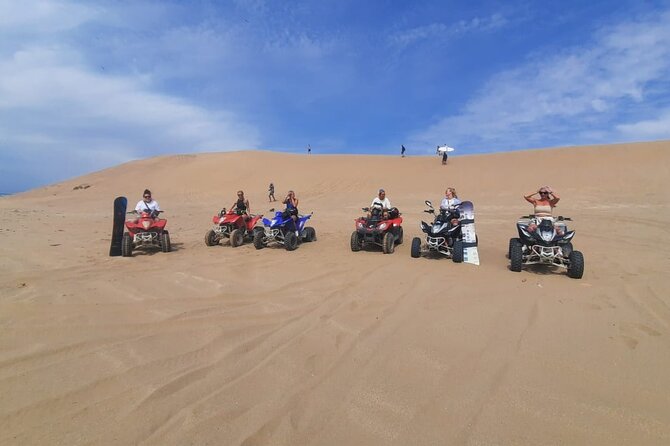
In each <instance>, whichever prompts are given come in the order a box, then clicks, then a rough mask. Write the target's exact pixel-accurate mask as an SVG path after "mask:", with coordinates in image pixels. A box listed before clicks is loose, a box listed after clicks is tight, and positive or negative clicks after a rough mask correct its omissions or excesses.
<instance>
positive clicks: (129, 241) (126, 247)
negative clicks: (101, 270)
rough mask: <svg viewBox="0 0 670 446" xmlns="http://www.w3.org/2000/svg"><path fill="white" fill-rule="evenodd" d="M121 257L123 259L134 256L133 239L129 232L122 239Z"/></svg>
mask: <svg viewBox="0 0 670 446" xmlns="http://www.w3.org/2000/svg"><path fill="white" fill-rule="evenodd" d="M121 255H122V256H123V257H130V256H132V255H133V238H132V237H131V236H130V234H129V233H127V232H126V233H125V234H123V238H122V239H121Z"/></svg>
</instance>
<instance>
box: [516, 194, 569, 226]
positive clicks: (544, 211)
mask: <svg viewBox="0 0 670 446" xmlns="http://www.w3.org/2000/svg"><path fill="white" fill-rule="evenodd" d="M536 194H537V195H539V196H540V198H533V196H534V195H536ZM523 198H525V199H526V201H527V202H529V203H530V204H532V205H533V214H534V218H533V219H532V220H531V222H530V224H529V225H528V230H529V231H530V232H534V231H535V229H537V225H539V224H540V222H541V221H542V220H551V221H552V222H553V221H554V217H553V215H552V211H553V209H554V208H555V207H556V203H558V201H559V200H560V199H561V197H559V196H558V195H556V193H555V192H554V191H553V190H552V189H551V187H549V186H542V187H541V188H539V189H538V190H537V192H535V193H532V194H530V195H525V196H524V197H523ZM556 230H557V231H558V233H559V235H561V234H562V232H563V230H562V228H560V227H558V226H557V227H556Z"/></svg>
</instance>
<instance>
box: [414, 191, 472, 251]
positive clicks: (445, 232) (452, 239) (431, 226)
mask: <svg viewBox="0 0 670 446" xmlns="http://www.w3.org/2000/svg"><path fill="white" fill-rule="evenodd" d="M425 203H426V206H428V209H426V210H424V212H426V213H428V214H433V215H435V209H434V208H433V204H432V203H431V202H430V201H428V200H426V201H425ZM459 218H460V212H459V211H458V205H457V206H456V207H455V208H454V209H450V210H445V209H440V212H439V214H437V215H435V219H434V221H433V223H426V222H425V221H422V222H421V230H422V231H423V232H424V233H425V234H426V236H425V237H426V244H425V245H423V246H422V244H421V239H420V238H419V237H414V238H413V239H412V248H411V251H410V254H411V255H412V257H414V258H417V257H421V254H422V253H424V252H425V253H429V252H438V253H440V254H442V255H444V256H446V257H447V258H451V260H453V261H454V262H455V263H461V262H462V261H463V237H462V235H461V223H460V221H459Z"/></svg>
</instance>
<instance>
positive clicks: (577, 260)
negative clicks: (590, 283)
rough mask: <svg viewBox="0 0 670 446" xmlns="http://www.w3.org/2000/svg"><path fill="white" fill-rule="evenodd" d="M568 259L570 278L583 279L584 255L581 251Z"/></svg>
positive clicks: (573, 252) (571, 254)
mask: <svg viewBox="0 0 670 446" xmlns="http://www.w3.org/2000/svg"><path fill="white" fill-rule="evenodd" d="M568 259H569V260H570V264H569V265H568V277H570V278H572V279H581V278H582V276H583V275H584V255H583V254H582V253H581V252H580V251H572V252H571V253H570V256H568Z"/></svg>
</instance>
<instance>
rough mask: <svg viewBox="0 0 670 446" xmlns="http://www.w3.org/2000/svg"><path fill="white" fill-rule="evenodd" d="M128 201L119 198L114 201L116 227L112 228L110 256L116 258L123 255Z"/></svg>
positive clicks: (124, 198)
mask: <svg viewBox="0 0 670 446" xmlns="http://www.w3.org/2000/svg"><path fill="white" fill-rule="evenodd" d="M127 206H128V199H127V198H126V197H117V198H116V199H115V200H114V226H112V243H111V245H110V247H109V255H110V256H111V257H116V256H120V255H121V240H123V226H124V224H125V222H126V207H127Z"/></svg>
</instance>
